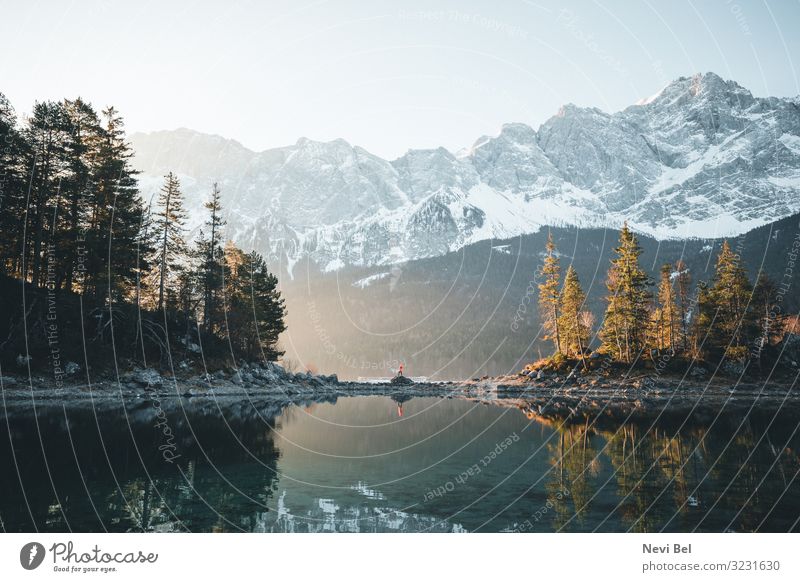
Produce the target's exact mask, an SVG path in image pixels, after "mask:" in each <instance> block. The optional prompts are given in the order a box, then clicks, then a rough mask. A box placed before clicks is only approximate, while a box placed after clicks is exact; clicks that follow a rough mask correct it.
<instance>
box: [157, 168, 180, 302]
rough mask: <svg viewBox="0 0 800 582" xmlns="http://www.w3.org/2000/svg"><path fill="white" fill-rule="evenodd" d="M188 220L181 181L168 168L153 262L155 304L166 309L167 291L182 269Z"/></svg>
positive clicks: (158, 212)
mask: <svg viewBox="0 0 800 582" xmlns="http://www.w3.org/2000/svg"><path fill="white" fill-rule="evenodd" d="M185 220H186V217H185V214H184V211H183V194H182V193H181V189H180V182H179V181H178V178H177V177H176V176H175V174H173V173H172V172H169V173H168V174H167V175H166V176H165V177H164V185H163V186H162V187H161V192H159V195H158V203H157V210H156V212H155V217H154V226H155V228H156V229H157V236H158V241H157V246H156V250H155V254H154V257H153V264H154V266H155V268H156V281H157V283H156V287H157V288H158V301H157V303H156V308H157V309H158V310H159V311H161V310H163V309H164V307H165V299H166V298H167V295H168V293H170V291H172V290H174V289H175V288H176V284H177V279H178V275H179V274H180V272H181V270H182V261H183V259H184V258H185V255H186V243H185V242H184V240H183V225H184V222H185Z"/></svg>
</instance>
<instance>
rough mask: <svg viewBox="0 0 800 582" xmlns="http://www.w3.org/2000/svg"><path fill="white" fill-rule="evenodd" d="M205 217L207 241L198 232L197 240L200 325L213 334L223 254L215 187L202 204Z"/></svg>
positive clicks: (218, 206)
mask: <svg viewBox="0 0 800 582" xmlns="http://www.w3.org/2000/svg"><path fill="white" fill-rule="evenodd" d="M204 206H205V209H206V210H208V213H209V216H208V220H207V221H206V223H205V226H206V228H207V230H208V233H209V234H208V238H206V237H205V235H204V234H203V233H202V231H201V236H200V237H199V240H198V244H197V246H198V254H199V255H200V285H201V288H202V294H203V325H204V327H205V329H206V333H208V334H213V333H214V329H215V327H216V325H217V321H218V312H219V293H220V291H221V289H222V272H223V268H224V259H225V254H224V252H223V249H222V245H221V244H220V242H219V241H220V238H221V235H222V228H223V227H224V226H225V220H224V219H223V217H222V202H221V193H220V189H219V185H218V184H217V183H216V182H215V183H214V184H213V185H212V188H211V198H210V199H209V200H208V202H206V203H205V205H204Z"/></svg>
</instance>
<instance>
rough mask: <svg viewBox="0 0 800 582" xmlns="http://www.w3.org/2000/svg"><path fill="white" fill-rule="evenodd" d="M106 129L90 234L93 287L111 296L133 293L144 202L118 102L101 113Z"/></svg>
mask: <svg viewBox="0 0 800 582" xmlns="http://www.w3.org/2000/svg"><path fill="white" fill-rule="evenodd" d="M102 116H103V117H102V126H103V127H102V134H101V139H100V145H99V147H98V152H97V156H96V159H95V168H94V176H93V178H92V189H93V192H94V206H93V208H92V215H91V218H90V223H89V225H90V228H89V233H88V237H87V238H88V240H89V249H90V253H89V254H90V261H89V264H90V269H88V272H87V276H88V278H89V282H90V285H91V291H92V292H93V293H94V294H95V295H96V296H98V297H100V296H108V298H109V299H110V300H116V299H120V298H122V297H123V296H126V294H127V295H129V292H130V291H131V290H132V289H133V288H134V284H135V281H136V280H137V275H138V272H137V258H138V257H137V248H139V247H140V246H141V242H142V241H141V240H140V235H141V224H142V213H143V207H142V202H141V199H140V197H139V191H138V186H137V182H136V175H137V173H138V172H137V171H136V170H134V169H133V168H132V167H131V164H130V160H131V158H132V157H133V152H132V151H131V147H130V145H129V144H128V143H127V142H126V141H125V130H124V124H123V120H122V118H121V117H120V115H119V113H118V112H117V110H116V109H114V108H113V107H108V108H107V109H105V110H103V112H102Z"/></svg>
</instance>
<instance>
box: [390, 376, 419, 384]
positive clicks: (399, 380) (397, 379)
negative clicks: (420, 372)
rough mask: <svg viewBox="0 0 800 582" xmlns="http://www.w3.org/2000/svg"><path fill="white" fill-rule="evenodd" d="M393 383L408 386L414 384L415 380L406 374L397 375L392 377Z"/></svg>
mask: <svg viewBox="0 0 800 582" xmlns="http://www.w3.org/2000/svg"><path fill="white" fill-rule="evenodd" d="M391 383H392V384H393V385H395V386H408V385H409V384H413V383H414V381H413V380H412V379H411V378H408V377H406V376H395V377H394V378H392V382H391Z"/></svg>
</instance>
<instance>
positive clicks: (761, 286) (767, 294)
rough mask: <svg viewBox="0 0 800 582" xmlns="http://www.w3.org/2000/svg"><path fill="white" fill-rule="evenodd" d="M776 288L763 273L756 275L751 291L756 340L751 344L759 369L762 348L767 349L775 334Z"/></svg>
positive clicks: (776, 323)
mask: <svg viewBox="0 0 800 582" xmlns="http://www.w3.org/2000/svg"><path fill="white" fill-rule="evenodd" d="M776 298H777V287H776V285H775V282H774V281H773V280H772V279H771V278H770V277H769V276H768V275H767V274H766V273H764V272H763V271H762V272H760V273H759V274H758V278H757V279H756V284H755V287H754V289H753V302H752V311H753V319H754V327H755V330H756V333H757V335H756V338H755V340H754V342H753V355H754V357H755V359H756V363H757V364H758V366H759V368H761V363H762V357H763V353H764V348H767V347H769V345H770V339H771V337H772V336H773V335H774V334H776V333H777V331H778V330H777V329H776V328H777V326H778V322H777V321H776V320H775V319H776V311H777V309H776V307H775V306H776V302H777V299H776Z"/></svg>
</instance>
